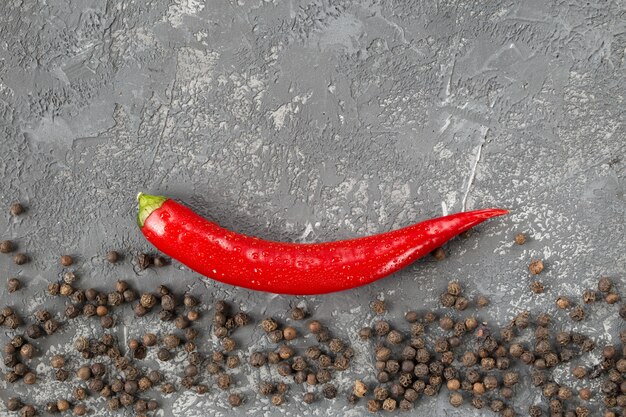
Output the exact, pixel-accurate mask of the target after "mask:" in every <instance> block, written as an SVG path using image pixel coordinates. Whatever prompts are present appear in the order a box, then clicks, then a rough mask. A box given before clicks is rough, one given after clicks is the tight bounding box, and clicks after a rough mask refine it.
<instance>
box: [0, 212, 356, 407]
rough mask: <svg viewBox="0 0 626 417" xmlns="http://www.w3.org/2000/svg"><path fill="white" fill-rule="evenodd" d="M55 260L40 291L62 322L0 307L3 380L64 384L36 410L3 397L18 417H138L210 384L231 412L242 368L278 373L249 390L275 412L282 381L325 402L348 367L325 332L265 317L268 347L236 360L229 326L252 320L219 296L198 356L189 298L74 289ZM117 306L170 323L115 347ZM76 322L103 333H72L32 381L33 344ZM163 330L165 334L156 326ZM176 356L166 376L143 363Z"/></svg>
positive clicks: (10, 246) (70, 275)
mask: <svg viewBox="0 0 626 417" xmlns="http://www.w3.org/2000/svg"><path fill="white" fill-rule="evenodd" d="M23 212H24V208H23V207H22V206H21V205H19V204H16V205H13V206H12V208H11V213H12V214H13V215H16V216H17V215H20V214H22V213H23ZM15 249H16V245H15V244H14V243H13V242H11V241H9V240H5V241H2V242H0V253H4V254H10V253H12V252H14V251H15ZM105 259H106V260H107V261H108V262H110V263H111V264H116V263H118V261H120V259H122V255H121V254H120V253H118V252H116V251H110V252H108V253H107V254H106V255H105ZM13 260H14V262H15V263H16V264H17V265H23V264H24V263H26V262H28V261H29V260H30V258H29V257H28V256H27V255H25V254H23V253H18V254H17V255H15V256H14V257H13ZM132 262H133V264H134V265H135V267H136V268H138V269H140V270H142V269H146V268H149V267H151V266H155V267H164V266H167V265H168V264H169V261H168V260H167V259H166V258H164V257H162V256H151V255H149V254H145V253H140V254H138V255H137V256H136V257H135V258H134V259H133V260H132ZM60 264H61V266H62V267H63V268H64V271H63V272H62V274H61V279H60V280H59V281H58V282H52V283H50V284H48V288H47V293H48V294H49V295H50V296H54V297H64V299H65V300H66V306H65V307H64V310H63V312H62V314H61V316H62V317H63V320H61V321H59V320H57V319H56V318H55V313H54V312H53V311H48V310H43V309H42V310H38V311H36V312H35V313H34V314H33V317H24V319H22V318H21V317H20V316H19V314H18V312H17V311H16V310H15V308H11V307H4V308H3V309H2V310H1V311H0V324H1V325H2V326H4V327H5V328H7V329H9V331H10V333H12V334H13V336H12V337H11V339H10V341H8V342H7V343H6V344H5V345H4V349H3V359H4V360H3V362H4V366H5V368H6V370H5V373H4V380H5V381H6V382H7V383H9V384H18V383H23V384H25V385H28V386H34V385H35V384H37V383H38V380H39V382H41V381H45V380H47V379H48V378H50V379H53V380H55V381H59V382H66V383H67V384H68V385H70V386H71V387H72V397H71V398H58V399H54V400H50V401H47V402H46V403H45V404H41V405H39V406H37V407H36V406H35V405H34V404H24V403H23V402H22V400H21V399H19V398H16V397H12V398H9V399H8V400H7V402H6V404H5V405H6V409H7V410H8V411H19V413H20V415H21V416H22V417H31V416H34V415H36V414H37V413H38V412H41V411H45V412H47V413H50V414H55V413H60V412H65V411H68V410H70V409H71V410H72V411H73V413H74V415H77V416H81V415H85V414H87V413H88V412H89V410H88V408H87V405H86V403H87V400H88V399H89V398H92V399H97V398H102V399H103V400H104V401H105V403H106V408H108V410H111V411H116V410H122V409H132V410H133V411H134V412H135V415H136V416H137V417H144V416H146V415H147V413H150V412H154V411H156V410H157V409H159V402H158V401H157V399H155V398H151V396H152V397H154V396H155V394H157V392H158V391H157V388H158V389H159V390H160V392H161V394H162V395H169V394H172V393H174V392H175V391H179V390H192V391H194V392H196V393H197V394H199V395H202V394H207V393H209V392H210V390H211V387H212V386H215V387H217V388H218V389H219V390H222V391H225V392H228V394H227V400H228V403H229V404H230V405H231V406H233V407H237V406H240V405H241V404H242V403H243V402H244V395H243V394H242V393H241V392H233V385H234V379H233V375H232V372H231V371H233V370H234V369H235V368H238V367H240V366H241V365H245V366H250V367H252V368H259V367H264V366H267V367H268V368H271V369H270V371H273V372H274V373H276V374H277V376H276V377H275V378H273V379H274V380H272V379H265V380H263V381H261V382H260V384H259V386H258V387H256V389H257V391H258V393H259V395H261V396H270V395H271V404H273V405H275V406H280V405H281V404H282V403H283V402H284V401H285V400H286V398H287V393H288V391H289V387H290V385H291V384H290V383H289V381H290V380H293V381H294V382H295V383H296V384H300V385H304V386H305V389H304V391H305V392H304V394H303V400H304V402H305V403H312V402H314V401H315V400H316V399H317V398H318V395H317V394H316V392H315V391H316V388H317V387H319V390H320V391H321V393H322V395H323V397H325V398H328V399H331V398H334V397H335V396H336V395H337V388H336V387H335V385H333V384H332V379H333V377H334V375H335V373H336V372H341V371H343V370H346V369H347V368H348V366H349V364H350V359H351V358H352V357H353V355H354V351H353V350H352V348H350V347H349V346H347V345H346V343H345V342H344V341H342V340H341V339H339V338H336V337H333V336H332V334H331V332H330V331H329V329H328V328H327V327H325V326H323V325H322V323H320V322H319V321H317V320H312V321H309V322H308V323H307V325H306V326H301V327H302V328H296V327H294V326H281V325H280V324H279V322H278V320H276V319H274V318H271V317H267V318H265V319H263V320H262V321H261V323H260V327H261V328H262V329H263V330H264V331H265V333H266V336H265V337H266V338H267V341H269V342H270V343H271V344H273V345H274V347H273V348H269V349H266V350H263V351H261V350H257V351H254V352H253V353H252V354H251V355H250V357H249V358H247V360H242V353H241V349H240V348H239V346H238V345H237V342H236V341H235V339H234V338H233V335H234V333H235V332H236V330H237V329H238V328H241V327H243V326H247V325H248V324H250V323H251V322H252V319H251V317H250V316H249V315H248V314H247V313H246V312H243V311H232V310H233V309H232V307H231V305H230V304H229V303H228V302H226V301H224V300H218V301H216V302H215V303H214V305H213V317H212V326H211V329H212V334H213V336H215V338H216V339H217V341H218V346H219V347H218V348H217V349H215V350H213V351H210V352H202V351H201V349H199V347H198V345H197V344H196V342H197V341H198V338H199V337H200V336H201V335H200V331H199V329H198V326H197V325H196V323H197V322H198V320H199V319H200V318H201V310H202V306H201V305H200V302H199V300H198V299H197V298H196V297H194V296H193V295H191V294H182V295H180V294H175V293H174V292H172V291H171V290H170V289H169V288H168V287H167V286H165V285H159V286H158V287H157V288H156V291H155V292H145V293H143V294H140V293H138V292H137V291H135V290H134V289H133V288H131V285H130V284H129V283H128V282H127V281H124V280H119V281H117V282H116V283H115V285H114V288H113V289H112V290H110V291H104V290H103V289H96V288H86V289H85V288H80V286H79V284H78V281H79V277H78V275H77V274H76V272H75V271H73V270H71V269H69V267H71V266H72V265H73V264H74V259H73V258H72V256H70V255H63V256H61V257H60ZM21 288H22V284H21V281H20V280H19V279H18V278H10V279H8V280H7V290H8V292H9V293H16V292H18V291H19V290H20V289H21ZM126 306H130V307H131V308H132V311H133V312H134V315H135V316H136V317H143V316H146V315H148V314H156V315H157V316H158V319H159V320H160V321H161V322H164V323H165V322H171V323H172V324H173V326H172V325H167V326H165V325H164V326H163V327H162V329H163V330H162V331H156V332H146V333H144V334H143V335H142V337H140V338H132V339H129V340H127V341H120V340H118V339H117V337H115V336H114V335H113V333H109V331H111V330H112V329H113V330H114V327H116V325H117V324H118V323H116V317H119V316H120V315H123V314H128V310H127V309H126ZM116 313H118V314H117V315H116ZM308 314H309V313H307V311H306V310H305V309H303V308H300V307H296V308H293V309H292V310H291V312H290V318H291V319H292V320H293V321H294V323H299V322H302V321H303V320H304V319H305V318H307V316H308ZM76 320H80V321H83V322H85V321H92V320H95V322H96V323H99V325H100V328H101V329H102V331H101V335H100V336H99V337H94V338H87V337H84V336H80V337H77V338H76V339H75V340H73V349H71V351H70V352H68V353H65V354H59V353H56V354H53V355H51V356H50V357H49V358H47V361H48V363H49V365H50V366H51V367H52V369H53V372H52V375H37V373H36V371H35V370H34V369H31V367H30V366H29V364H30V362H31V360H33V358H36V357H38V356H39V357H42V359H43V357H45V352H42V351H39V349H38V348H37V347H36V344H37V342H36V341H37V339H40V338H43V337H45V336H49V335H52V334H54V333H55V332H56V331H57V330H58V329H59V328H61V327H68V326H71V325H72V323H74V322H75V321H76ZM172 327H174V328H175V330H174V331H166V330H165V329H168V328H172ZM305 329H306V330H305ZM305 331H308V332H309V333H311V334H313V335H314V336H315V338H316V340H317V343H315V344H311V345H309V346H303V347H302V346H301V347H299V348H298V347H296V346H295V345H294V344H293V343H292V341H294V340H295V339H297V338H298V337H300V336H301V335H302V334H303V333H304V332H305ZM205 342H206V341H205V340H203V341H202V343H200V346H205V345H207V343H205ZM150 351H152V355H150ZM180 353H182V354H183V356H184V360H183V363H182V369H180V373H179V374H177V375H176V377H175V378H174V377H173V376H172V375H168V376H166V375H164V373H163V372H161V371H159V370H158V369H151V367H150V365H149V363H150V362H148V361H144V360H146V359H150V358H151V357H152V358H155V359H156V361H157V362H156V364H157V366H158V364H159V363H160V362H168V361H171V360H172V359H173V358H174V357H180V356H178V355H179V354H180ZM150 356H151V357H150ZM71 364H75V366H73V367H72V366H71ZM271 373H272V372H270V374H271ZM179 376H180V378H179ZM168 379H169V380H168ZM174 379H176V380H177V381H176V382H175V381H174ZM33 388H34V387H33ZM92 411H95V410H92Z"/></svg>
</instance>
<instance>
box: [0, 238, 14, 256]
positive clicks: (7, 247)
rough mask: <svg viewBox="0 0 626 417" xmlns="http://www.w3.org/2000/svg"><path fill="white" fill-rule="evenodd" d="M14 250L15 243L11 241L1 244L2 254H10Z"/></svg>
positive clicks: (4, 241)
mask: <svg viewBox="0 0 626 417" xmlns="http://www.w3.org/2000/svg"><path fill="white" fill-rule="evenodd" d="M13 249H14V246H13V242H11V241H10V240H3V241H2V242H0V253H10V252H13Z"/></svg>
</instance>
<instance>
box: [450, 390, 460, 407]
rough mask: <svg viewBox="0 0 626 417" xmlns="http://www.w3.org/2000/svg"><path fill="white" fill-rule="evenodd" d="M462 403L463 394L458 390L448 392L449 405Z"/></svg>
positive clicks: (457, 405)
mask: <svg viewBox="0 0 626 417" xmlns="http://www.w3.org/2000/svg"><path fill="white" fill-rule="evenodd" d="M462 404H463V395H461V393H459V392H453V393H452V394H450V405H451V406H453V407H460V406H461V405H462Z"/></svg>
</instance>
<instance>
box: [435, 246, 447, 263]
mask: <svg viewBox="0 0 626 417" xmlns="http://www.w3.org/2000/svg"><path fill="white" fill-rule="evenodd" d="M432 255H433V258H435V260H437V261H443V260H444V259H446V251H445V250H443V248H442V247H439V248H437V249H435V250H434V251H432Z"/></svg>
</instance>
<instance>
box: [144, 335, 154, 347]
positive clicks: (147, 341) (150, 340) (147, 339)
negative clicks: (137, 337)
mask: <svg viewBox="0 0 626 417" xmlns="http://www.w3.org/2000/svg"><path fill="white" fill-rule="evenodd" d="M156 343H157V336H156V335H155V334H154V333H146V334H144V335H143V344H144V345H146V346H154V345H156Z"/></svg>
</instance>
